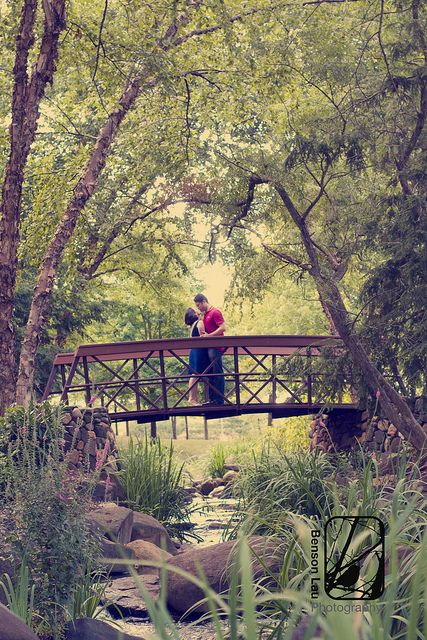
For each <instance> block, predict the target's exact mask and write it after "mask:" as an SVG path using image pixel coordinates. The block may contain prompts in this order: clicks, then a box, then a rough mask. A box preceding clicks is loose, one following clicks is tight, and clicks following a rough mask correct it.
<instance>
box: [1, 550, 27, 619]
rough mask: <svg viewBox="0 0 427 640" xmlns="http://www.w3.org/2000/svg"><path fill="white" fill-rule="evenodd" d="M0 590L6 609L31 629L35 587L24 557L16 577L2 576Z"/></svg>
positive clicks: (6, 574)
mask: <svg viewBox="0 0 427 640" xmlns="http://www.w3.org/2000/svg"><path fill="white" fill-rule="evenodd" d="M0 588H1V589H2V590H3V593H4V596H5V598H6V602H7V607H8V609H10V611H12V613H14V614H15V615H17V616H18V618H21V620H23V621H24V622H25V624H26V625H28V626H29V627H31V626H32V623H33V618H34V615H35V612H34V590H35V585H34V584H33V583H32V581H31V576H30V570H29V568H28V562H27V557H26V556H25V555H24V556H23V558H22V560H21V566H20V569H19V571H18V573H17V575H16V577H15V578H13V576H12V577H11V576H10V575H9V574H8V573H5V574H3V579H2V580H0Z"/></svg>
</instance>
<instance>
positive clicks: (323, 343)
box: [43, 335, 356, 422]
mask: <svg viewBox="0 0 427 640" xmlns="http://www.w3.org/2000/svg"><path fill="white" fill-rule="evenodd" d="M211 347H214V348H222V349H223V350H224V353H223V357H222V360H223V367H224V373H223V375H224V379H225V392H224V394H223V395H222V400H223V402H224V404H223V405H201V406H197V407H194V406H191V405H190V406H189V405H188V395H189V380H190V378H191V375H190V373H189V371H188V356H189V353H190V350H191V349H194V348H201V349H206V348H211ZM340 352H342V344H341V341H340V340H339V338H336V337H335V336H278V335H275V336H226V337H215V338H197V339H195V338H192V339H190V338H178V339H172V340H167V339H165V340H146V341H136V342H120V343H107V344H89V345H81V346H80V347H78V348H77V349H76V351H75V352H74V353H66V354H59V355H58V356H56V358H55V361H54V364H53V367H52V371H51V374H50V377H49V381H48V384H47V387H46V390H45V393H44V396H43V398H44V399H46V398H47V397H49V396H51V395H55V394H57V395H59V396H60V399H61V400H62V401H64V402H67V403H69V402H70V398H72V399H73V401H74V403H75V404H82V403H85V404H87V405H89V406H96V405H98V404H100V405H102V406H106V407H107V408H108V411H109V413H110V416H111V419H112V420H114V421H126V420H137V421H138V422H150V421H157V420H166V419H168V418H169V417H170V416H180V415H181V416H182V415H187V416H198V415H203V416H205V417H207V418H218V417H226V416H234V415H241V414H245V413H271V414H272V415H273V417H285V416H295V415H304V414H310V413H317V412H318V411H320V410H322V409H323V408H324V407H325V405H327V406H328V407H334V408H336V409H342V410H349V409H351V410H354V409H355V408H356V407H355V405H354V404H353V403H352V402H351V400H349V401H348V402H346V401H345V399H346V398H348V397H349V396H348V384H349V382H347V383H346V385H347V386H346V385H344V387H343V388H342V389H341V390H340V391H339V393H336V394H335V396H331V394H330V392H328V390H327V388H326V387H325V385H324V382H325V380H324V375H323V373H322V367H324V363H325V360H324V359H325V357H327V358H328V359H329V358H335V357H336V356H337V355H338V354H339V353H340ZM212 367H213V364H212V363H211V365H209V366H208V367H207V368H206V369H205V371H204V372H203V374H202V375H201V376H200V378H199V381H200V382H202V384H201V385H200V386H201V387H204V395H205V398H207V395H208V391H209V389H210V388H213V387H214V386H215V382H216V380H217V379H218V376H219V375H220V374H218V373H213V372H212Z"/></svg>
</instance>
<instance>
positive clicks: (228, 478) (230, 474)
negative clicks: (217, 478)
mask: <svg viewBox="0 0 427 640" xmlns="http://www.w3.org/2000/svg"><path fill="white" fill-rule="evenodd" d="M238 475H239V474H238V472H237V471H232V470H230V471H227V473H225V474H224V476H223V478H222V479H223V481H224V482H225V483H226V484H229V483H230V482H234V481H235V479H236V478H237V476H238Z"/></svg>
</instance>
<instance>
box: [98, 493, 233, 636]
mask: <svg viewBox="0 0 427 640" xmlns="http://www.w3.org/2000/svg"><path fill="white" fill-rule="evenodd" d="M192 504H193V505H194V506H197V507H200V512H195V513H194V514H193V515H192V518H191V520H192V522H193V523H194V524H195V525H196V526H195V528H194V532H195V533H197V534H198V535H199V536H200V537H202V538H203V542H200V543H197V542H196V543H186V547H187V549H189V548H190V546H203V547H206V546H209V545H213V544H217V543H219V542H222V536H223V532H224V530H225V529H226V527H227V524H228V523H229V522H230V519H231V518H232V517H233V511H234V510H235V508H236V505H237V500H236V499H235V498H209V497H207V498H202V497H196V498H195V499H194V500H193V503H192ZM106 619H107V618H106ZM109 620H110V621H111V620H112V619H111V618H110V619H109ZM114 622H115V624H118V625H119V626H120V629H121V630H122V631H124V632H125V633H129V634H131V635H134V636H135V637H141V638H145V639H146V640H149V639H150V636H155V632H156V629H155V627H154V625H153V624H151V622H148V621H144V620H138V619H136V618H127V619H126V618H125V619H124V620H123V621H120V620H115V621H114ZM176 627H177V629H178V633H179V637H180V639H181V640H215V638H216V634H215V629H214V625H213V624H212V623H210V622H207V623H201V624H196V623H195V622H177V623H176Z"/></svg>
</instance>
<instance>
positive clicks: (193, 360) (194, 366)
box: [185, 307, 210, 406]
mask: <svg viewBox="0 0 427 640" xmlns="http://www.w3.org/2000/svg"><path fill="white" fill-rule="evenodd" d="M185 324H186V325H188V326H190V327H191V329H190V337H191V338H198V337H200V336H202V335H203V334H204V333H205V326H204V324H203V320H202V319H201V318H200V312H199V311H195V310H194V309H192V308H191V307H189V308H188V309H187V311H186V312H185ZM209 364H210V361H209V358H208V350H207V349H191V351H190V356H189V361H188V365H189V366H188V372H189V374H190V375H191V378H190V380H189V383H188V386H189V394H188V401H189V403H190V404H191V405H193V406H197V405H198V404H200V403H199V401H198V386H199V385H198V383H199V378H200V374H202V373H203V372H204V371H205V369H207V368H208V366H209Z"/></svg>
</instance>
